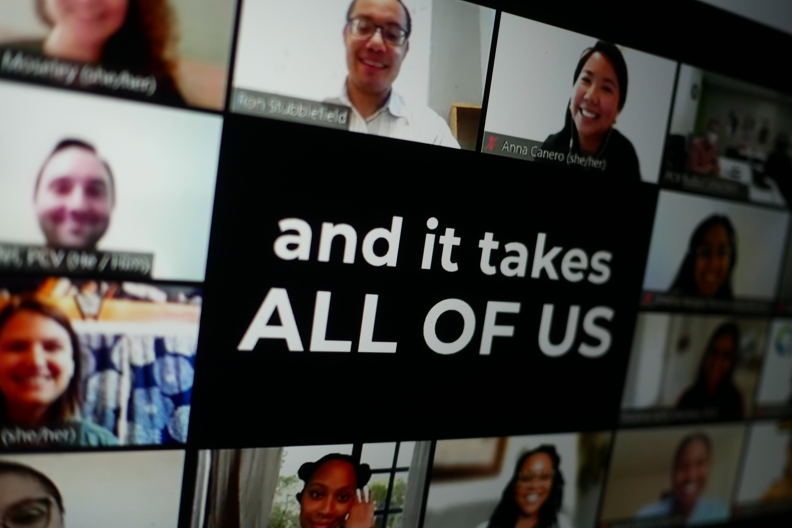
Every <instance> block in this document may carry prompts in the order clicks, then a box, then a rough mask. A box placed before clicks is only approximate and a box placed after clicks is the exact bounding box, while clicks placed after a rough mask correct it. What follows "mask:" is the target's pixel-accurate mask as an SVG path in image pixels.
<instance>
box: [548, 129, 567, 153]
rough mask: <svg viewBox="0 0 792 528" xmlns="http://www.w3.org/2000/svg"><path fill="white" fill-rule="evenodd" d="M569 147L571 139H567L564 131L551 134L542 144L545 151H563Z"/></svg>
mask: <svg viewBox="0 0 792 528" xmlns="http://www.w3.org/2000/svg"><path fill="white" fill-rule="evenodd" d="M568 146H569V138H568V137H565V134H564V131H563V130H562V131H560V132H556V133H555V134H550V135H549V136H547V138H546V139H545V140H544V141H543V142H542V149H543V150H562V149H565V148H567V147H568Z"/></svg>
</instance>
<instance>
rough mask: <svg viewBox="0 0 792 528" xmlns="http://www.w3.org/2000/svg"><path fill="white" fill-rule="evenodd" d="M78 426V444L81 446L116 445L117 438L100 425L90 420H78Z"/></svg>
mask: <svg viewBox="0 0 792 528" xmlns="http://www.w3.org/2000/svg"><path fill="white" fill-rule="evenodd" d="M78 425H79V427H80V445H81V446H83V447H102V446H117V445H118V439H117V438H116V437H115V435H114V434H113V433H111V432H110V431H108V430H107V429H105V428H104V427H102V426H99V425H96V424H92V423H90V422H84V421H80V422H78Z"/></svg>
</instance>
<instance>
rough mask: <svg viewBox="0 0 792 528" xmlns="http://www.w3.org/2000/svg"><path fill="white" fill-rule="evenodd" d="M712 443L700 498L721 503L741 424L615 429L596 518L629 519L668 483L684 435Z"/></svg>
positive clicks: (726, 499) (735, 461)
mask: <svg viewBox="0 0 792 528" xmlns="http://www.w3.org/2000/svg"><path fill="white" fill-rule="evenodd" d="M694 432H703V433H705V434H707V435H708V436H709V437H710V440H711V441H712V465H711V468H710V474H709V479H708V481H707V488H706V490H705V491H704V494H703V497H706V498H711V499H712V498H717V499H720V500H721V501H723V503H724V504H726V505H727V506H728V505H729V504H730V502H731V497H732V490H733V489H734V486H735V485H736V478H737V469H738V465H739V462H740V453H741V452H742V446H743V437H744V436H745V428H744V426H742V425H709V426H695V427H690V426H684V427H666V428H653V429H639V430H626V431H620V432H619V433H618V434H617V436H616V440H615V441H616V445H615V446H614V450H613V455H612V459H611V465H610V472H609V474H608V485H607V487H606V488H605V498H604V501H603V505H602V513H601V520H602V521H610V520H616V519H626V518H629V517H633V516H634V515H635V514H636V513H637V512H638V510H640V509H641V508H642V507H643V506H646V505H647V504H651V503H654V502H657V501H658V500H659V499H660V496H661V494H662V493H664V492H665V491H668V490H669V489H670V487H671V468H672V465H673V459H674V451H675V450H676V448H677V446H678V445H679V442H680V441H681V440H682V439H683V438H684V437H685V436H687V435H688V434H691V433H694Z"/></svg>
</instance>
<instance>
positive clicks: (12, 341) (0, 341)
mask: <svg viewBox="0 0 792 528" xmlns="http://www.w3.org/2000/svg"><path fill="white" fill-rule="evenodd" d="M79 382H80V344H79V341H78V339H77V335H76V334H75V333H74V330H73V329H72V327H71V324H70V323H69V320H68V318H67V317H66V316H65V315H64V314H63V313H62V312H61V311H60V310H58V309H57V308H55V307H53V306H50V305H48V304H45V303H43V302H41V301H39V300H37V299H35V298H33V297H14V298H12V300H11V301H10V302H9V303H8V305H7V306H6V307H5V308H4V309H3V310H2V311H0V424H2V425H3V426H4V428H5V427H8V426H16V428H17V430H18V428H19V427H21V428H25V429H28V430H30V429H34V430H36V431H38V433H39V434H41V435H46V436H50V437H58V438H59V441H56V442H55V443H61V444H64V445H77V446H106V445H116V444H117V443H118V441H117V440H116V438H115V437H114V436H113V435H112V434H111V433H110V432H109V431H107V430H105V429H103V428H101V427H98V426H95V425H92V424H90V423H86V422H82V421H81V420H80V408H79V402H80V383H79ZM43 428H46V429H47V431H44V430H43Z"/></svg>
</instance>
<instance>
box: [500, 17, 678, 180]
mask: <svg viewBox="0 0 792 528" xmlns="http://www.w3.org/2000/svg"><path fill="white" fill-rule="evenodd" d="M595 42H596V39H594V38H592V37H588V36H585V35H580V34H578V33H572V32H571V31H566V30H563V29H559V28H556V27H553V26H548V25H546V24H540V23H538V22H534V21H532V20H527V19H524V18H520V17H517V16H514V15H509V14H506V13H504V14H503V15H502V16H501V23H500V30H499V32H498V48H497V52H496V54H495V66H494V70H493V75H492V86H491V87H490V100H489V106H488V109H487V125H486V129H487V130H488V131H490V132H497V133H501V134H507V135H511V136H515V137H520V138H524V139H530V140H534V141H544V140H545V139H546V138H547V136H549V135H550V134H554V133H556V132H558V131H559V130H561V128H563V126H564V115H565V113H564V112H565V111H566V108H567V106H568V104H569V99H570V97H571V95H572V85H573V83H574V79H573V78H572V77H573V76H574V72H575V67H576V66H577V63H578V60H579V59H580V55H581V54H582V52H583V50H585V49H586V48H588V47H590V46H593V45H594V43H595ZM620 49H621V51H622V53H623V54H624V59H625V61H626V62H627V70H628V79H629V81H628V89H627V100H626V102H625V105H624V109H623V110H622V112H621V114H620V115H619V116H618V119H617V124H616V128H617V129H618V130H619V131H620V132H622V133H623V134H624V135H625V136H626V137H627V139H629V140H630V142H631V143H632V144H633V146H634V147H635V151H636V153H637V154H638V160H639V161H640V165H641V177H642V179H643V180H645V181H650V182H656V181H657V180H658V177H659V172H660V162H661V159H662V151H663V144H664V140H665V132H666V124H667V122H668V114H669V110H670V106H671V95H672V92H673V88H674V86H673V85H674V74H675V71H676V64H675V63H674V62H672V61H669V60H666V59H662V58H660V57H656V56H653V55H649V54H647V53H643V52H640V51H637V50H633V49H629V48H623V47H621V48H620Z"/></svg>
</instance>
